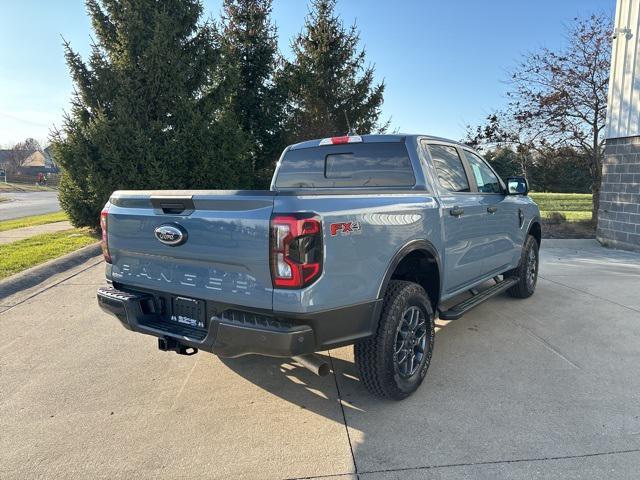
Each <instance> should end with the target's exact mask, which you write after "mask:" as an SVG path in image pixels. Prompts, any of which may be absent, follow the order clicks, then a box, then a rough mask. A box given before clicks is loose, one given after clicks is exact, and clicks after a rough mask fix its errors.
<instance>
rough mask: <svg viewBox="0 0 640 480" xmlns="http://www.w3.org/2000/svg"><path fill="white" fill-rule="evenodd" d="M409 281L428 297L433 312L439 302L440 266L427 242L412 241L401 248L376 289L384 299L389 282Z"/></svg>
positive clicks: (436, 254) (436, 256)
mask: <svg viewBox="0 0 640 480" xmlns="http://www.w3.org/2000/svg"><path fill="white" fill-rule="evenodd" d="M392 279H394V280H396V279H397V280H409V281H412V282H415V283H417V284H419V285H420V286H422V288H424V289H425V291H426V292H427V294H428V295H429V299H430V300H431V304H432V307H433V310H434V312H435V311H436V309H437V307H438V303H439V301H440V293H441V287H442V264H441V260H440V255H438V251H437V249H436V248H435V246H434V245H433V244H432V243H431V242H429V241H428V240H412V241H410V242H408V243H406V244H405V245H404V246H402V247H401V248H400V249H399V250H398V251H397V252H396V254H395V255H394V256H393V258H392V259H391V262H389V265H388V266H387V270H386V272H385V275H384V278H383V280H382V283H381V284H380V287H379V289H378V299H382V298H384V295H385V292H386V290H387V287H388V285H389V282H390V281H391V280H392Z"/></svg>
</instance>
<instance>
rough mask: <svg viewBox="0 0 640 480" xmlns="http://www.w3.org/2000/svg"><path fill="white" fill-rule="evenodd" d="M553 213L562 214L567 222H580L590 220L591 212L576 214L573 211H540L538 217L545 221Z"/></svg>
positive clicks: (578, 212)
mask: <svg viewBox="0 0 640 480" xmlns="http://www.w3.org/2000/svg"><path fill="white" fill-rule="evenodd" d="M554 213H560V214H562V216H563V217H564V218H565V220H566V221H567V222H582V221H585V220H591V210H589V211H588V212H581V211H577V212H576V211H573V210H565V211H559V212H558V211H555V212H550V211H548V210H540V215H541V216H542V218H545V219H548V218H550V217H551V216H552V215H553V214H554Z"/></svg>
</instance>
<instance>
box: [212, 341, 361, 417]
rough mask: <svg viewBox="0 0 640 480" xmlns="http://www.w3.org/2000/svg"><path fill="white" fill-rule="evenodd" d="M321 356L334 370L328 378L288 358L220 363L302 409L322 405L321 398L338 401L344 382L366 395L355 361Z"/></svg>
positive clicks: (245, 359)
mask: <svg viewBox="0 0 640 480" xmlns="http://www.w3.org/2000/svg"><path fill="white" fill-rule="evenodd" d="M318 356H319V357H320V358H322V359H323V360H325V361H326V362H327V363H328V364H329V366H330V367H331V373H330V374H329V375H327V376H325V377H319V376H317V375H315V374H314V373H312V372H310V371H309V370H307V369H306V368H304V367H303V366H301V365H300V364H298V363H296V362H295V360H293V359H287V358H270V357H261V356H258V355H248V356H245V357H240V358H220V361H221V362H222V363H223V364H224V365H225V366H226V367H228V368H229V369H230V370H232V371H233V372H235V373H236V374H238V375H239V376H241V377H242V378H244V379H245V380H247V381H249V382H251V383H253V384H254V385H256V386H258V387H260V388H261V389H263V390H265V391H267V392H269V393H271V394H273V395H276V396H278V397H280V398H282V399H284V400H286V401H288V402H290V403H293V404H296V405H298V406H300V407H302V408H313V406H315V405H318V406H320V405H321V404H322V402H320V403H318V400H319V399H325V400H329V401H332V402H334V401H336V400H337V399H338V397H339V394H340V393H339V388H340V387H342V384H343V382H348V383H349V384H350V385H349V388H350V390H351V389H356V390H361V391H362V393H363V394H366V390H365V389H364V386H362V385H361V384H360V379H359V378H358V374H357V369H356V366H355V365H354V363H353V362H349V361H347V360H344V359H341V358H336V357H335V356H331V355H329V354H327V353H326V352H324V353H322V354H318ZM335 372H340V374H341V375H342V377H343V378H341V380H340V387H338V386H337V383H336V379H335V375H337V373H335ZM274 374H275V377H276V378H274ZM320 410H321V411H320ZM324 411H326V410H325V408H322V407H321V408H320V409H319V411H318V412H316V413H318V414H322V412H324Z"/></svg>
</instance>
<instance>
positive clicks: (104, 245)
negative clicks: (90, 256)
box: [100, 206, 111, 263]
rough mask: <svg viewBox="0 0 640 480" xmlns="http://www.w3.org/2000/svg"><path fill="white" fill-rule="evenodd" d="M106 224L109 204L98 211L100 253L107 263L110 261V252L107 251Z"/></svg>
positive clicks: (107, 222)
mask: <svg viewBox="0 0 640 480" xmlns="http://www.w3.org/2000/svg"><path fill="white" fill-rule="evenodd" d="M108 224H109V206H106V207H104V208H103V209H102V211H101V212H100V228H101V229H102V242H100V245H101V246H102V255H103V256H104V261H105V262H107V263H111V254H110V253H109V240H108V236H107V227H108Z"/></svg>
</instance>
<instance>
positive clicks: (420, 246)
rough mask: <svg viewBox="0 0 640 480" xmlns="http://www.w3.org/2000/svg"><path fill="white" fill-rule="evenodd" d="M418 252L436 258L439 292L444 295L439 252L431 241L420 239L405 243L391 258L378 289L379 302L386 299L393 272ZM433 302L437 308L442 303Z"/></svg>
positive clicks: (436, 300) (437, 299)
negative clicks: (423, 252)
mask: <svg viewBox="0 0 640 480" xmlns="http://www.w3.org/2000/svg"><path fill="white" fill-rule="evenodd" d="M416 250H424V251H426V252H428V253H429V254H430V255H431V256H433V258H435V260H436V265H437V266H438V274H439V277H440V278H439V279H438V282H439V285H438V292H440V295H441V294H442V273H443V272H442V262H441V259H440V255H439V253H438V250H437V249H436V247H435V246H434V245H433V243H431V242H430V241H428V240H423V239H419V240H411V241H409V242H407V243H405V244H404V245H403V246H402V247H400V249H399V250H398V251H397V252H396V253H395V255H394V256H393V257H392V258H391V261H390V262H389V265H388V266H387V270H386V272H385V274H384V277H383V279H382V283H381V284H380V287H379V288H378V300H381V299H382V298H384V293H385V291H386V290H387V286H388V285H389V282H390V281H391V277H392V275H393V272H395V270H396V268H397V266H398V265H399V264H400V262H401V261H402V260H403V259H404V257H406V256H407V255H408V254H410V253H411V252H414V251H416ZM440 295H439V296H440ZM432 301H433V302H434V305H435V307H436V308H437V306H438V304H439V303H440V298H435V299H432Z"/></svg>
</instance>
